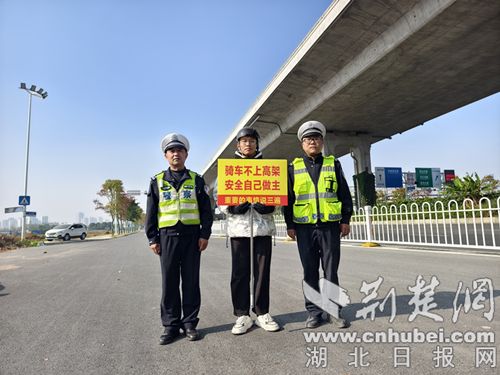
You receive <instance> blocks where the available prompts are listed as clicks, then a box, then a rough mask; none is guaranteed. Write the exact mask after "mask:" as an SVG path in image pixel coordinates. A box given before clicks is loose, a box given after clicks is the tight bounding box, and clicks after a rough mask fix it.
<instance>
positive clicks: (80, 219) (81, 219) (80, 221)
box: [78, 212, 85, 223]
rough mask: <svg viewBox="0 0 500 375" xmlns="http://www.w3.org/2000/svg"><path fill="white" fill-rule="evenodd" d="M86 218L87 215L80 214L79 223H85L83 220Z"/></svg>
mask: <svg viewBox="0 0 500 375" xmlns="http://www.w3.org/2000/svg"><path fill="white" fill-rule="evenodd" d="M84 217H85V214H84V213H83V212H78V222H79V223H83V218H84Z"/></svg>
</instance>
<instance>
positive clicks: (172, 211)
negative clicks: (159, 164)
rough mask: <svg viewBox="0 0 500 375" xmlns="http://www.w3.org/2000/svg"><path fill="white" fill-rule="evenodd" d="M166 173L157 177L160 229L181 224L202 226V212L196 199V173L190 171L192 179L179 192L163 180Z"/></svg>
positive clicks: (184, 183)
mask: <svg viewBox="0 0 500 375" xmlns="http://www.w3.org/2000/svg"><path fill="white" fill-rule="evenodd" d="M163 176H164V172H161V173H158V174H157V175H156V182H157V183H158V196H159V200H158V228H165V227H171V226H174V225H175V224H177V222H179V221H180V222H181V223H182V224H186V225H196V224H200V211H199V209H198V200H197V199H196V187H195V179H196V173H194V172H191V171H189V176H190V178H189V179H187V180H186V181H184V182H183V183H182V185H181V186H180V187H179V191H177V190H175V188H174V187H173V186H172V185H171V184H170V183H169V182H168V181H165V180H164V179H163Z"/></svg>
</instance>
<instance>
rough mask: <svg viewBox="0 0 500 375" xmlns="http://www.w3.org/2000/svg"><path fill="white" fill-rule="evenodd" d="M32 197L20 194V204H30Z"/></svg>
mask: <svg viewBox="0 0 500 375" xmlns="http://www.w3.org/2000/svg"><path fill="white" fill-rule="evenodd" d="M30 200H31V197H30V196H29V195H20V196H19V205H20V206H29V205H30Z"/></svg>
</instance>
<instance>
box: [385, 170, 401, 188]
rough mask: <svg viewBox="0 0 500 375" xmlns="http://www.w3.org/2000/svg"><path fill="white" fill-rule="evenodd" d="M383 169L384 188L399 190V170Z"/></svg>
mask: <svg viewBox="0 0 500 375" xmlns="http://www.w3.org/2000/svg"><path fill="white" fill-rule="evenodd" d="M384 169H385V187H388V188H401V187H403V171H402V169H401V168H387V167H386V168H384Z"/></svg>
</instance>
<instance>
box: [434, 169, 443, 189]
mask: <svg viewBox="0 0 500 375" xmlns="http://www.w3.org/2000/svg"><path fill="white" fill-rule="evenodd" d="M441 185H442V180H441V169H439V168H432V186H433V187H435V188H438V189H441Z"/></svg>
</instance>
